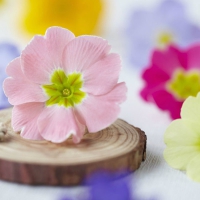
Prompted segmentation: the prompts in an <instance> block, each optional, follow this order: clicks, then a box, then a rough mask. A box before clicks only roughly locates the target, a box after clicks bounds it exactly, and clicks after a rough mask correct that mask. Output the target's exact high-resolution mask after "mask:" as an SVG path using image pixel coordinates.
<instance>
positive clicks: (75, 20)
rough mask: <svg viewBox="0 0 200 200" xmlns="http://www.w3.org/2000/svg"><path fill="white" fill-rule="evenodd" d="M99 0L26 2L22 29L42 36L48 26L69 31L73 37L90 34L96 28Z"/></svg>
mask: <svg viewBox="0 0 200 200" xmlns="http://www.w3.org/2000/svg"><path fill="white" fill-rule="evenodd" d="M101 10H102V2H101V0H27V8H26V13H25V17H24V18H23V20H24V21H23V24H24V28H25V29H26V30H27V31H28V32H29V33H31V34H33V35H35V34H44V33H45V31H46V29H47V28H48V27H50V26H61V27H65V28H68V29H70V30H71V31H72V32H74V33H75V35H82V34H91V33H93V32H94V30H95V28H96V27H97V23H98V20H99V17H100V13H101Z"/></svg>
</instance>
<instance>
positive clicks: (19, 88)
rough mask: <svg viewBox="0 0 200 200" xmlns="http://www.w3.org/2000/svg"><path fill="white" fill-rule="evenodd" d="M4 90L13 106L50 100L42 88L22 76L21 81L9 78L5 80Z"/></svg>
mask: <svg viewBox="0 0 200 200" xmlns="http://www.w3.org/2000/svg"><path fill="white" fill-rule="evenodd" d="M3 88H4V92H5V94H6V96H7V97H8V101H9V102H10V104H12V105H18V104H23V103H28V102H44V101H46V100H47V99H48V97H47V96H45V94H44V92H43V90H42V88H41V87H40V86H39V85H38V84H35V83H32V82H30V81H28V80H27V79H25V77H23V76H21V79H15V78H11V77H8V78H6V79H5V80H4V83H3Z"/></svg>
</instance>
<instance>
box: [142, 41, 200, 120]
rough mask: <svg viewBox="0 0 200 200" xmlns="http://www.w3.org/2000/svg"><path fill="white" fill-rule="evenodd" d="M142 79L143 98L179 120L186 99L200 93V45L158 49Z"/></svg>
mask: <svg viewBox="0 0 200 200" xmlns="http://www.w3.org/2000/svg"><path fill="white" fill-rule="evenodd" d="M142 78H143V79H144V81H145V86H144V88H143V89H142V91H141V93H140V94H141V96H142V98H143V99H144V100H146V101H150V102H154V103H155V104H156V105H157V106H158V107H159V108H160V109H162V110H167V111H169V113H170V115H171V118H172V119H176V118H180V109H181V106H182V104H183V102H184V100H185V99H186V98H187V97H188V96H196V94H197V93H198V91H200V44H196V45H194V46H192V47H189V48H188V49H185V50H181V49H179V48H178V47H175V46H169V47H168V48H167V49H166V50H155V51H154V52H153V54H152V57H151V63H150V64H149V66H148V67H147V69H145V71H144V72H143V74H142Z"/></svg>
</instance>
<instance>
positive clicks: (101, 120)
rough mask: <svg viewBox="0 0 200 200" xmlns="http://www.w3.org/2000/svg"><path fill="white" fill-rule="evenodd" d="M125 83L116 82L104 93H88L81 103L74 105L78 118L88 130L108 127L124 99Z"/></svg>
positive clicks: (93, 130) (115, 117)
mask: <svg viewBox="0 0 200 200" xmlns="http://www.w3.org/2000/svg"><path fill="white" fill-rule="evenodd" d="M126 91H127V88H126V85H125V84H124V83H120V84H118V85H117V86H116V87H115V88H114V89H113V90H112V91H111V92H109V93H107V94H106V95H101V96H94V95H90V94H89V95H88V96H87V98H86V99H85V100H84V101H83V102H82V104H80V105H78V106H77V107H76V114H77V117H78V120H79V121H80V122H81V123H82V124H86V126H87V128H88V131H89V132H97V131H99V130H102V129H104V128H106V127H108V126H109V125H110V124H112V123H113V122H114V121H115V120H116V119H117V117H118V114H119V112H120V107H119V103H122V102H123V101H125V99H126Z"/></svg>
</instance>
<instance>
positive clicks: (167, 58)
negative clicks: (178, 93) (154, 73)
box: [152, 46, 187, 76]
mask: <svg viewBox="0 0 200 200" xmlns="http://www.w3.org/2000/svg"><path fill="white" fill-rule="evenodd" d="M184 55H185V54H184ZM184 55H183V58H182V55H181V52H180V51H179V50H178V49H176V48H175V47H173V46H170V47H169V48H168V49H166V50H165V51H160V50H155V51H154V52H153V55H152V64H153V65H155V66H157V67H159V68H160V69H162V70H163V71H164V72H165V73H167V74H168V75H169V76H172V74H173V73H174V72H175V70H176V69H178V68H185V69H186V68H187V66H185V65H186V64H187V62H186V61H185V60H184V58H185V57H184Z"/></svg>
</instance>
